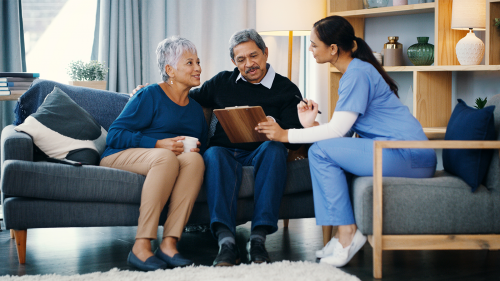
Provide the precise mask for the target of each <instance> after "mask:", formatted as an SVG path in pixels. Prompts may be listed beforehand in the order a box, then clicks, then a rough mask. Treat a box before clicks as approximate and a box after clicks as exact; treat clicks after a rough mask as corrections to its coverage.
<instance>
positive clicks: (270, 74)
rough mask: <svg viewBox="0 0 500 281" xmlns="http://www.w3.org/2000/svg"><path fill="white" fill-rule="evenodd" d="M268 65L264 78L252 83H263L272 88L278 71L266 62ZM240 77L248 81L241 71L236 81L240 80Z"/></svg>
mask: <svg viewBox="0 0 500 281" xmlns="http://www.w3.org/2000/svg"><path fill="white" fill-rule="evenodd" d="M266 67H267V73H266V76H264V78H263V79H262V80H261V81H260V82H259V83H252V84H254V85H259V84H262V86H264V87H266V88H268V89H271V86H272V85H273V81H274V76H276V72H275V71H274V69H273V67H272V66H271V65H270V64H268V63H266ZM240 79H241V80H243V81H245V82H247V80H246V79H245V77H243V76H242V75H241V72H240V73H239V74H238V77H236V82H238V80H240Z"/></svg>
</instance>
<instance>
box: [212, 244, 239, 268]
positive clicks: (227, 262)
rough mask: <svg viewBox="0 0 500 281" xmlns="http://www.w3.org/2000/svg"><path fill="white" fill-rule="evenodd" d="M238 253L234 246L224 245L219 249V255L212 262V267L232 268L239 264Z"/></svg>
mask: <svg viewBox="0 0 500 281" xmlns="http://www.w3.org/2000/svg"><path fill="white" fill-rule="evenodd" d="M240 262H241V259H240V251H239V250H238V247H237V246H236V244H233V243H224V244H222V245H221V246H220V248H219V253H218V254H217V257H216V258H215V260H214V266H233V265H236V264H240Z"/></svg>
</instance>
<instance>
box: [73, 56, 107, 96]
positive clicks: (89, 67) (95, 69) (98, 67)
mask: <svg viewBox="0 0 500 281" xmlns="http://www.w3.org/2000/svg"><path fill="white" fill-rule="evenodd" d="M67 71H68V75H69V76H70V77H71V80H72V81H69V84H70V85H73V86H81V87H88V88H94V89H99V90H106V80H104V79H105V77H106V74H107V73H108V68H107V67H106V66H105V65H104V63H100V62H98V61H96V60H93V61H90V62H89V63H84V62H83V61H81V60H79V61H72V62H71V63H70V64H69V66H68V68H67Z"/></svg>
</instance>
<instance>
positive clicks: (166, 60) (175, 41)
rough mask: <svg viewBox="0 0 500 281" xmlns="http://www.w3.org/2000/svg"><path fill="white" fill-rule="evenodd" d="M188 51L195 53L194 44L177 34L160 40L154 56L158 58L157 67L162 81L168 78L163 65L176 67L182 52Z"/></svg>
mask: <svg viewBox="0 0 500 281" xmlns="http://www.w3.org/2000/svg"><path fill="white" fill-rule="evenodd" d="M186 51H189V52H191V53H193V54H197V51H196V46H195V45H194V44H193V42H191V41H189V40H187V39H186V38H181V37H179V36H171V37H168V38H166V39H165V40H163V41H161V42H160V43H159V44H158V47H156V58H157V59H158V68H160V74H161V78H162V80H163V82H167V81H168V79H169V78H170V77H169V76H168V74H167V72H166V71H165V67H166V66H167V65H170V66H171V67H173V68H174V69H177V63H178V62H179V59H180V58H181V56H182V54H184V52H186Z"/></svg>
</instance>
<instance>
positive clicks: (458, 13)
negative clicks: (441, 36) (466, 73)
mask: <svg viewBox="0 0 500 281" xmlns="http://www.w3.org/2000/svg"><path fill="white" fill-rule="evenodd" d="M451 28H452V29H458V30H469V33H467V35H466V36H465V37H464V38H462V39H460V41H458V43H457V46H456V51H457V59H458V61H459V62H460V64H461V65H478V64H480V63H481V61H482V60H483V56H484V43H483V41H481V39H479V38H477V37H476V35H475V34H474V32H473V31H472V30H473V29H474V30H485V29H486V0H453V7H452V14H451Z"/></svg>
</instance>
